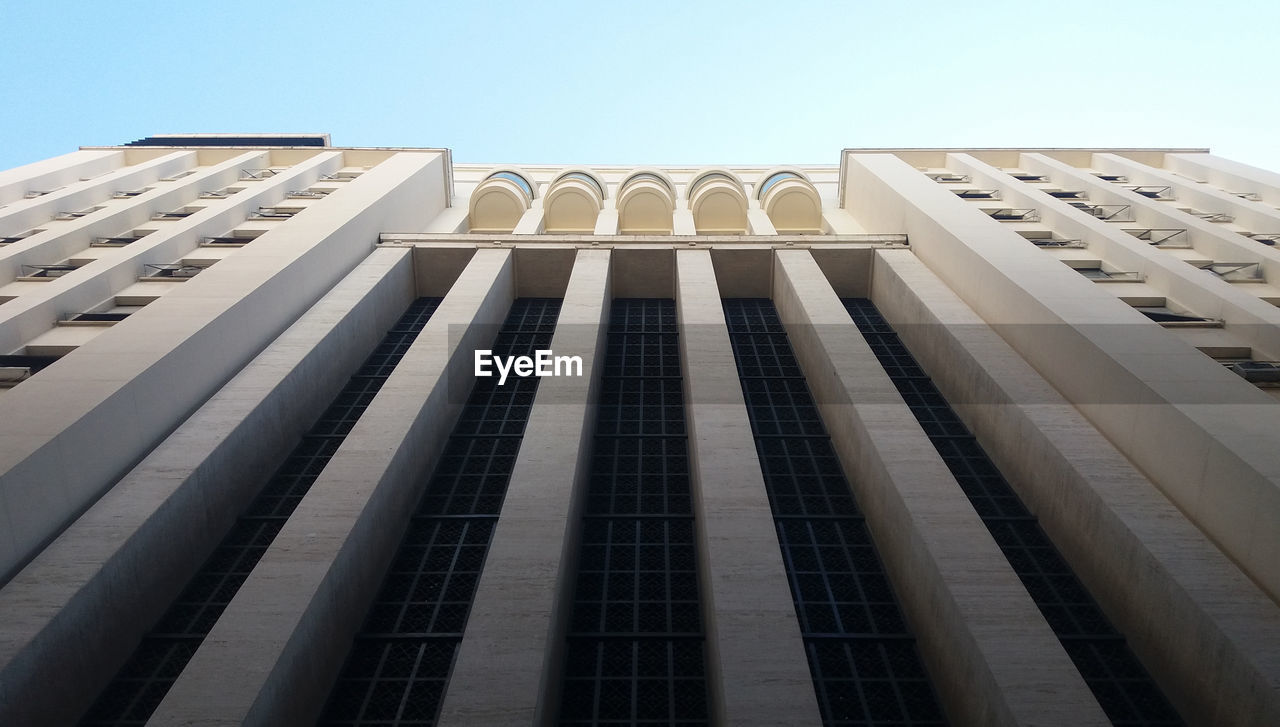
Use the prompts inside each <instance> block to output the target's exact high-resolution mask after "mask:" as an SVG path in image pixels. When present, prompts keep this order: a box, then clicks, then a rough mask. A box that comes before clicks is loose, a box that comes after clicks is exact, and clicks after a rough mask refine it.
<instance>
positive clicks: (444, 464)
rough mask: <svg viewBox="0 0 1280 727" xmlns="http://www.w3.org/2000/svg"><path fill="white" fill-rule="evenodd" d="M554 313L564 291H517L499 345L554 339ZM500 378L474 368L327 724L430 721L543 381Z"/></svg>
mask: <svg viewBox="0 0 1280 727" xmlns="http://www.w3.org/2000/svg"><path fill="white" fill-rule="evenodd" d="M559 314H560V301H559V300H555V299H548V298H521V299H519V300H517V301H516V302H515V303H514V304H513V305H512V306H511V310H510V312H509V313H508V314H507V318H506V321H505V322H504V323H503V325H502V328H501V329H499V331H498V335H497V340H496V341H495V342H494V344H493V353H494V355H495V356H503V357H506V356H532V355H533V353H534V351H536V350H539V349H549V348H550V347H551V336H552V334H553V333H554V332H555V325H556V319H557V317H558V316H559ZM498 381H499V379H498V378H497V377H490V378H477V379H476V383H475V386H474V387H473V388H472V390H471V394H470V396H469V398H468V399H467V403H466V405H465V406H464V407H463V410H462V413H461V415H460V416H459V418H458V422H457V424H456V425H455V426H454V428H453V432H452V433H451V434H450V436H449V441H448V442H447V443H446V444H445V447H444V451H443V452H442V453H441V455H440V457H439V458H438V460H437V464H436V468H435V471H434V472H433V473H432V475H431V478H430V480H429V481H428V482H427V486H426V491H425V492H424V493H423V497H422V499H421V500H420V501H419V503H418V506H417V509H416V510H415V511H414V515H413V519H412V520H411V521H410V524H409V529H408V531H407V533H406V534H405V537H404V540H403V541H401V543H400V548H399V550H397V551H396V555H395V557H394V559H393V560H392V561H391V567H390V570H389V571H388V573H387V576H386V579H385V580H383V582H382V588H381V590H379V591H378V595H377V598H376V599H375V600H374V602H373V605H372V606H370V608H369V613H368V615H367V616H366V617H365V621H364V625H363V627H362V628H361V629H360V633H359V634H357V636H356V643H355V645H354V646H353V647H352V649H351V653H350V655H349V656H348V657H347V663H346V665H345V666H344V667H343V670H342V674H341V675H340V676H339V678H338V683H337V684H336V685H335V686H334V689H333V692H332V693H331V694H330V697H329V702H328V704H327V705H326V706H325V710H324V715H323V716H322V717H321V720H320V723H321V724H324V725H343V726H345V727H374V726H375V725H376V726H377V727H408V726H409V725H413V726H414V727H420V726H423V725H431V724H434V723H435V720H436V718H437V715H438V713H439V711H440V703H441V699H442V697H443V696H444V689H445V686H446V685H447V684H448V681H449V674H450V672H451V671H452V669H453V658H454V654H455V652H456V651H457V648H458V642H459V641H461V639H462V632H463V630H464V629H465V628H466V625H467V616H468V615H469V614H470V611H471V602H472V599H474V597H475V592H476V585H477V584H478V583H479V581H480V570H481V568H482V567H483V566H484V560H485V557H486V555H488V552H489V541H490V539H491V537H492V536H493V528H494V525H496V524H497V521H498V513H499V511H501V509H502V501H503V499H504V498H505V496H506V492H507V483H508V482H509V481H510V479H511V471H512V469H513V468H514V467H515V462H516V454H517V453H518V452H519V450H520V442H521V440H522V439H523V437H524V428H525V424H526V423H527V422H528V420H529V412H530V410H531V409H532V408H533V397H534V394H535V393H536V392H537V390H538V381H539V380H538V379H537V378H536V377H518V376H512V377H510V378H508V379H507V380H506V383H505V384H501V385H500V384H499V383H498Z"/></svg>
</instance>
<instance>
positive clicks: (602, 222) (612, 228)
mask: <svg viewBox="0 0 1280 727" xmlns="http://www.w3.org/2000/svg"><path fill="white" fill-rule="evenodd" d="M592 234H595V235H616V234H618V210H617V208H615V207H612V206H610V207H606V208H604V209H602V210H600V215H599V216H598V217H596V229H595V232H593V233H592Z"/></svg>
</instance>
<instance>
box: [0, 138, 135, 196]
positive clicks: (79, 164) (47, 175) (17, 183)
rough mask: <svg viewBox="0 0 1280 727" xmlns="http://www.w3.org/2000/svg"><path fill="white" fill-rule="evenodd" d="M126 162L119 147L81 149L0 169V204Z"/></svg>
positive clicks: (123, 153)
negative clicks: (11, 167)
mask: <svg viewBox="0 0 1280 727" xmlns="http://www.w3.org/2000/svg"><path fill="white" fill-rule="evenodd" d="M124 164H125V152H124V151H123V150H120V149H93V150H88V149H82V150H80V151H73V152H71V153H69V154H63V155H62V156H56V157H53V158H52V159H42V160H40V161H38V162H32V163H31V164H25V165H23V166H20V167H14V168H13V169H6V170H2V171H0V205H8V204H12V203H14V202H16V201H18V200H20V199H23V196H24V195H25V194H26V193H27V192H45V191H48V190H50V189H53V188H55V187H61V186H64V185H67V184H74V183H76V182H78V181H79V180H80V179H81V178H82V177H95V176H97V175H99V174H106V173H107V172H110V171H111V170H112V169H116V168H117V167H120V166H123V165H124Z"/></svg>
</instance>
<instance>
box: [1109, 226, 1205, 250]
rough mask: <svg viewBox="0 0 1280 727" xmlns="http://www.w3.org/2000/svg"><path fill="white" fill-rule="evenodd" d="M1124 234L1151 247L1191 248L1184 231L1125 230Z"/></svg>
mask: <svg viewBox="0 0 1280 727" xmlns="http://www.w3.org/2000/svg"><path fill="white" fill-rule="evenodd" d="M1125 232H1127V233H1129V234H1130V235H1133V236H1134V237H1136V238H1138V239H1139V240H1142V241H1143V242H1149V243H1151V245H1152V246H1153V247H1179V248H1189V247H1191V238H1190V237H1189V236H1188V235H1187V231H1186V229H1173V228H1159V227H1147V228H1139V229H1125Z"/></svg>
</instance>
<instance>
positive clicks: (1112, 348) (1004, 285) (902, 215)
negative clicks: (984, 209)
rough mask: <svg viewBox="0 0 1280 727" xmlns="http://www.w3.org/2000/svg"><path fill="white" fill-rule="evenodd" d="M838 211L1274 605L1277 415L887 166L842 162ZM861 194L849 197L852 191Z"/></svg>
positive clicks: (880, 158) (1279, 554)
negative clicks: (1055, 394)
mask: <svg viewBox="0 0 1280 727" xmlns="http://www.w3.org/2000/svg"><path fill="white" fill-rule="evenodd" d="M845 185H846V192H847V194H846V195H845V200H846V204H849V205H850V207H851V211H852V212H853V213H854V214H855V216H857V217H858V218H859V219H860V220H862V221H863V223H864V224H868V225H872V226H876V227H879V228H881V229H889V230H899V231H905V232H907V234H909V235H910V237H911V249H912V250H913V251H914V252H915V254H916V256H917V257H918V258H919V259H920V260H921V261H922V262H924V263H925V264H926V265H928V266H929V268H930V269H931V270H933V272H934V273H935V274H936V275H938V277H939V278H941V279H942V280H943V281H944V282H946V283H947V285H949V286H950V287H951V289H952V290H954V291H955V292H956V294H957V295H959V296H960V298H961V299H962V300H964V301H965V303H967V304H968V305H969V306H971V307H972V308H973V309H974V311H975V312H976V313H977V314H978V315H979V316H981V317H982V318H983V320H985V321H987V322H988V323H989V324H992V325H995V326H996V328H997V330H998V331H999V332H1000V334H1001V336H1002V337H1003V338H1004V339H1005V340H1006V341H1007V342H1008V343H1009V344H1010V345H1011V346H1012V347H1013V348H1014V350H1015V351H1017V352H1018V354H1019V355H1021V356H1022V357H1023V358H1025V359H1026V360H1027V362H1029V363H1030V364H1031V365H1032V366H1033V367H1035V369H1036V370H1037V371H1039V372H1040V373H1041V375H1042V376H1044V377H1045V378H1046V379H1047V380H1048V381H1049V383H1050V384H1052V385H1053V386H1054V388H1056V389H1058V391H1060V392H1062V394H1063V395H1064V396H1065V397H1066V398H1067V399H1068V400H1069V401H1071V402H1072V403H1073V404H1074V405H1076V406H1077V407H1078V408H1079V409H1080V411H1081V412H1083V413H1084V415H1085V416H1086V417H1088V419H1089V421H1090V422H1091V423H1092V424H1093V425H1094V426H1096V427H1098V429H1099V430H1100V431H1101V432H1102V433H1103V434H1104V435H1106V436H1107V438H1108V439H1110V440H1111V441H1112V442H1113V443H1114V444H1116V445H1117V446H1118V447H1119V448H1120V451H1122V452H1124V454H1125V455H1127V456H1128V457H1129V458H1130V459H1131V460H1132V461H1133V462H1134V464H1136V465H1137V466H1138V467H1139V468H1141V469H1142V470H1143V472H1144V473H1145V474H1146V475H1147V476H1148V477H1150V478H1151V479H1152V481H1153V482H1155V483H1156V484H1157V485H1158V486H1159V487H1160V488H1161V490H1162V491H1163V492H1164V494H1165V495H1166V496H1167V497H1169V499H1171V500H1172V501H1173V502H1174V503H1176V504H1177V505H1178V506H1179V508H1180V509H1181V510H1182V511H1183V512H1185V513H1187V514H1188V516H1189V517H1191V519H1192V520H1193V521H1194V522H1195V523H1196V525H1197V526H1199V527H1200V528H1201V529H1202V530H1204V531H1205V532H1206V533H1207V534H1208V535H1209V537H1210V538H1211V539H1213V541H1214V542H1215V544H1217V545H1218V547H1219V548H1221V549H1222V550H1223V551H1224V552H1226V553H1227V555H1228V556H1230V557H1231V559H1232V560H1234V561H1235V562H1236V563H1237V564H1239V565H1240V566H1241V568H1242V569H1243V570H1244V571H1245V572H1246V573H1247V574H1248V575H1249V576H1250V577H1252V578H1254V579H1255V580H1256V581H1257V582H1258V583H1259V584H1260V585H1261V586H1262V587H1263V589H1264V590H1265V591H1266V592H1267V594H1268V595H1269V596H1270V597H1271V598H1272V599H1276V598H1280V529H1278V528H1276V527H1275V523H1276V522H1280V449H1277V448H1276V447H1275V442H1274V439H1275V437H1274V434H1273V433H1274V432H1277V431H1280V407H1277V406H1276V405H1275V400H1274V399H1272V398H1271V397H1270V396H1267V395H1266V394H1265V393H1263V392H1262V391H1260V390H1259V389H1257V388H1256V387H1254V386H1252V385H1251V384H1249V383H1248V382H1246V381H1243V380H1242V379H1240V378H1239V377H1237V376H1235V375H1234V374H1232V373H1230V372H1228V371H1226V370H1225V369H1223V368H1222V366H1220V365H1219V364H1217V363H1215V362H1214V361H1212V360H1211V359H1209V358H1208V357H1207V356H1205V355H1204V354H1202V353H1200V352H1199V351H1197V350H1195V349H1194V348H1192V347H1191V346H1190V345H1188V344H1187V343H1185V342H1183V341H1182V340H1181V339H1180V338H1178V337H1177V336H1174V335H1172V334H1171V333H1170V332H1169V331H1167V330H1165V329H1163V328H1161V327H1159V326H1157V325H1153V324H1152V323H1151V322H1150V321H1148V320H1147V319H1146V318H1145V317H1144V316H1142V315H1141V314H1140V313H1137V312H1136V311H1134V310H1133V309H1132V308H1130V307H1129V306H1128V305H1125V304H1124V303H1122V302H1120V301H1118V300H1115V299H1114V298H1113V297H1112V296H1111V294H1110V293H1106V292H1105V291H1099V290H1097V286H1096V284H1094V283H1092V282H1090V281H1088V280H1085V279H1084V278H1082V277H1081V276H1080V275H1078V274H1077V273H1075V272H1074V271H1072V270H1070V269H1068V268H1067V267H1066V266H1064V265H1062V264H1061V263H1060V262H1058V261H1057V260H1055V259H1053V258H1052V257H1051V256H1046V255H1045V254H1044V251H1043V250H1039V249H1036V248H1035V247H1033V246H1031V245H1021V246H1016V245H1013V244H1012V236H1014V235H1016V233H1014V232H1012V231H1011V230H1002V229H1000V228H1001V225H1000V223H998V222H995V221H994V220H991V219H990V218H987V217H986V216H985V215H981V213H978V212H976V211H975V210H973V209H972V208H971V207H968V206H967V204H968V203H966V202H965V201H964V200H961V199H959V198H958V197H956V196H955V194H953V193H952V192H950V191H948V190H947V189H945V188H944V187H943V186H942V185H939V184H937V183H935V182H934V181H933V180H931V179H929V178H928V177H926V176H925V175H923V174H921V173H920V172H919V171H918V170H916V169H915V168H914V167H912V166H910V165H908V164H907V163H906V162H904V161H902V160H901V159H898V158H897V157H895V156H892V155H887V154H848V155H846V157H845ZM855 189H856V190H857V192H856V193H854V192H852V191H851V190H855Z"/></svg>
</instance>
